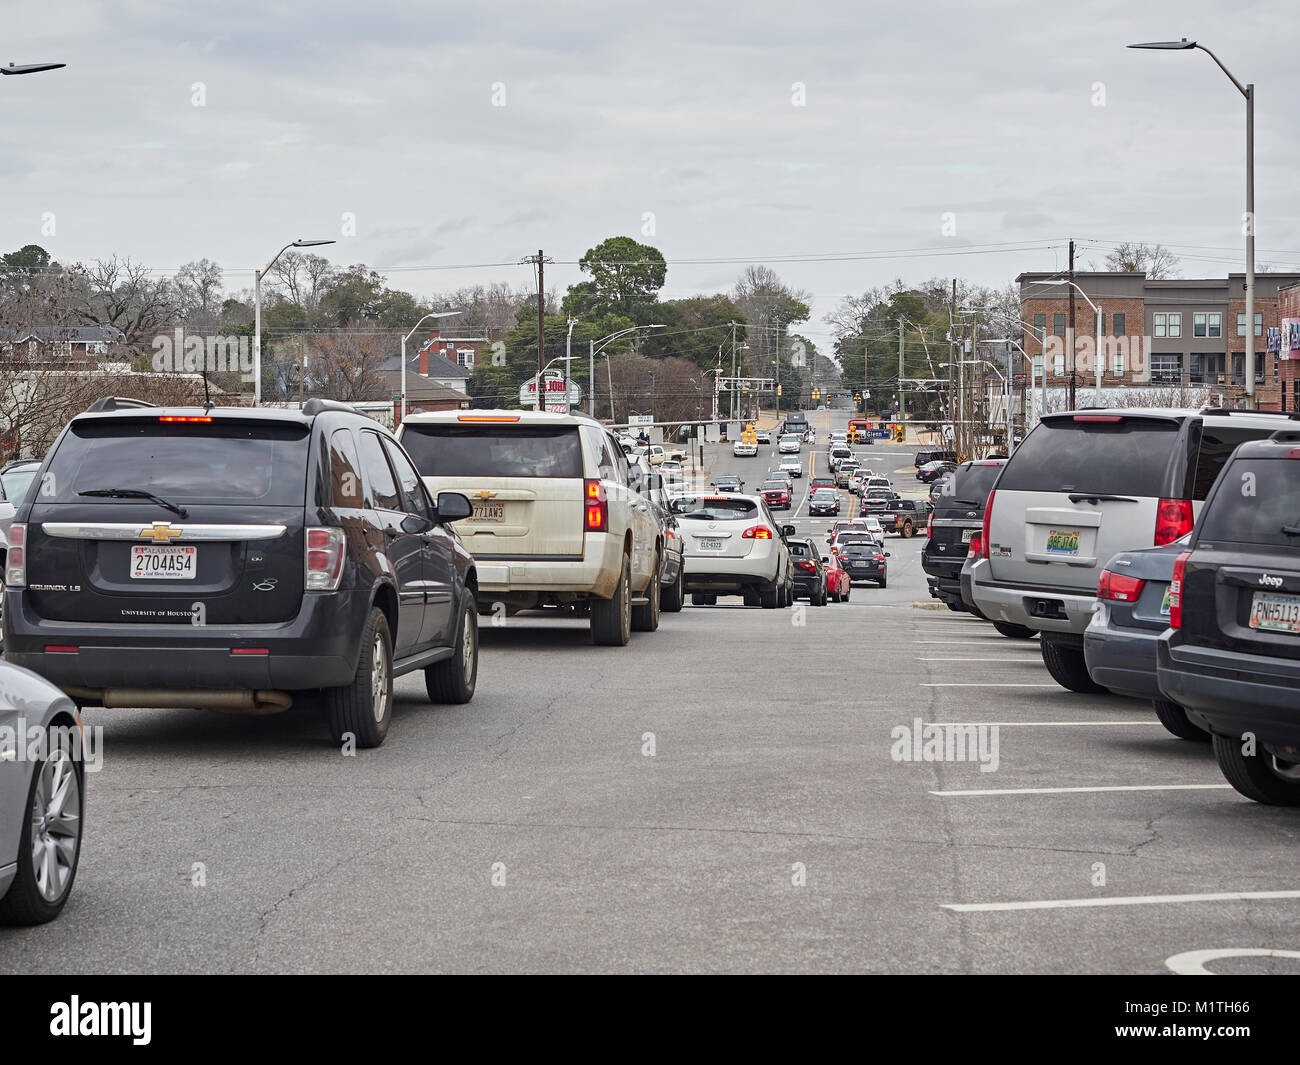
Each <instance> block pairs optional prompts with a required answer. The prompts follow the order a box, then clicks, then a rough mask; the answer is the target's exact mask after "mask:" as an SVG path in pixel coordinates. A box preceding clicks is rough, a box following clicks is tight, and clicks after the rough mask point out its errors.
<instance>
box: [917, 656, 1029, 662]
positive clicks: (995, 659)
mask: <svg viewBox="0 0 1300 1065" xmlns="http://www.w3.org/2000/svg"><path fill="white" fill-rule="evenodd" d="M917 661H918V662H1006V661H1008V659H1007V657H1006V655H999V656H998V657H997V658H947V657H944V656H940V657H938V658H917Z"/></svg>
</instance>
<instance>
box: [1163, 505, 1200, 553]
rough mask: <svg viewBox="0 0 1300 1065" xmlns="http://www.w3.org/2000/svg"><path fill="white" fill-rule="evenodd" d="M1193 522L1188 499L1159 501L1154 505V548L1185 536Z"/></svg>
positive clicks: (1190, 529) (1193, 518)
mask: <svg viewBox="0 0 1300 1065" xmlns="http://www.w3.org/2000/svg"><path fill="white" fill-rule="evenodd" d="M1195 520H1196V519H1195V517H1194V516H1193V514H1192V501H1191V500H1190V499H1162V500H1160V502H1159V503H1157V504H1156V547H1159V546H1160V545H1161V544H1172V543H1173V542H1174V541H1175V540H1177V539H1179V538H1180V537H1183V536H1186V535H1187V534H1188V533H1189V532H1191V531H1192V525H1193V523H1194V522H1195Z"/></svg>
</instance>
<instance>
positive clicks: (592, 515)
mask: <svg viewBox="0 0 1300 1065" xmlns="http://www.w3.org/2000/svg"><path fill="white" fill-rule="evenodd" d="M585 483H586V501H585V503H584V507H585V511H586V515H587V517H586V530H587V532H605V531H606V530H607V529H608V528H609V501H608V500H607V499H606V498H605V486H604V485H603V484H601V482H600V481H598V480H595V479H594V478H593V479H590V480H588V481H586V482H585Z"/></svg>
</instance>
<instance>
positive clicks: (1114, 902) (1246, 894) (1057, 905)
mask: <svg viewBox="0 0 1300 1065" xmlns="http://www.w3.org/2000/svg"><path fill="white" fill-rule="evenodd" d="M1260 899H1300V891H1206V892H1202V893H1199V894H1195V895H1113V896H1111V897H1110V898H1105V897H1100V898H1084V899H1040V900H1037V901H1034V902H945V903H943V904H942V908H943V909H945V910H953V911H955V912H957V913H993V912H997V911H1000V910H1068V909H1075V908H1079V907H1089V906H1161V905H1165V904H1168V903H1177V902H1248V901H1258V900H1260Z"/></svg>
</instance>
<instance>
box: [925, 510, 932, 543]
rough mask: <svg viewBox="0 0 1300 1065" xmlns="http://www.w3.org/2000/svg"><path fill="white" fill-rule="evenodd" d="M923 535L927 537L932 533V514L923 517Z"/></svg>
mask: <svg viewBox="0 0 1300 1065" xmlns="http://www.w3.org/2000/svg"><path fill="white" fill-rule="evenodd" d="M925 535H926V537H927V538H929V537H931V536H933V535H934V515H933V514H931V515H930V516H929V517H928V518H926V519H925Z"/></svg>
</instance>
